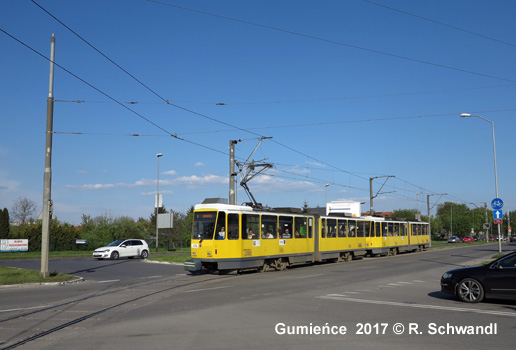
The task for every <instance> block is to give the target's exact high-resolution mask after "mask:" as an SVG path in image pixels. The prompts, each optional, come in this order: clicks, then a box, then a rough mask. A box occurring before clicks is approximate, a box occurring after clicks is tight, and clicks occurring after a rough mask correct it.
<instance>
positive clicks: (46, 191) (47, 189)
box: [40, 34, 56, 277]
mask: <svg viewBox="0 0 516 350" xmlns="http://www.w3.org/2000/svg"><path fill="white" fill-rule="evenodd" d="M55 43H56V39H55V37H54V34H52V38H51V40H50V79H49V87H48V97H47V132H46V133H47V135H46V143H45V172H44V175H43V211H42V215H43V217H42V220H43V227H42V232H41V272H40V274H41V277H50V273H49V271H48V250H49V249H48V246H49V237H50V221H51V219H52V199H51V193H52V190H51V187H52V132H53V123H54V50H55Z"/></svg>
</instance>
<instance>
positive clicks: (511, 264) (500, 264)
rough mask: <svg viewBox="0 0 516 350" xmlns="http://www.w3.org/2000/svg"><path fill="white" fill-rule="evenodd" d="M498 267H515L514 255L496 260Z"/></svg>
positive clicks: (515, 259) (515, 257) (515, 256)
mask: <svg viewBox="0 0 516 350" xmlns="http://www.w3.org/2000/svg"><path fill="white" fill-rule="evenodd" d="M498 267H499V268H515V267H516V255H513V256H511V257H508V258H507V259H503V260H500V261H499V262H498Z"/></svg>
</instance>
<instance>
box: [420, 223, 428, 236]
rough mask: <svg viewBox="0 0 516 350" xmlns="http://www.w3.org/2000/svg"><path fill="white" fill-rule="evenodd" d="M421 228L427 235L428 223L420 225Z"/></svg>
mask: <svg viewBox="0 0 516 350" xmlns="http://www.w3.org/2000/svg"><path fill="white" fill-rule="evenodd" d="M421 228H422V229H423V231H422V233H421V234H423V235H425V236H427V235H428V225H421Z"/></svg>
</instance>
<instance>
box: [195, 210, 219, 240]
mask: <svg viewBox="0 0 516 350" xmlns="http://www.w3.org/2000/svg"><path fill="white" fill-rule="evenodd" d="M216 218H217V212H215V211H201V212H196V213H195V214H194V223H193V233H192V239H213V233H214V232H215V220H216Z"/></svg>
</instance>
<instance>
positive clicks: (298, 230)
mask: <svg viewBox="0 0 516 350" xmlns="http://www.w3.org/2000/svg"><path fill="white" fill-rule="evenodd" d="M307 220H308V219H307V218H300V217H296V218H294V238H306V236H307V226H308V225H307ZM310 220H311V219H310Z"/></svg>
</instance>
